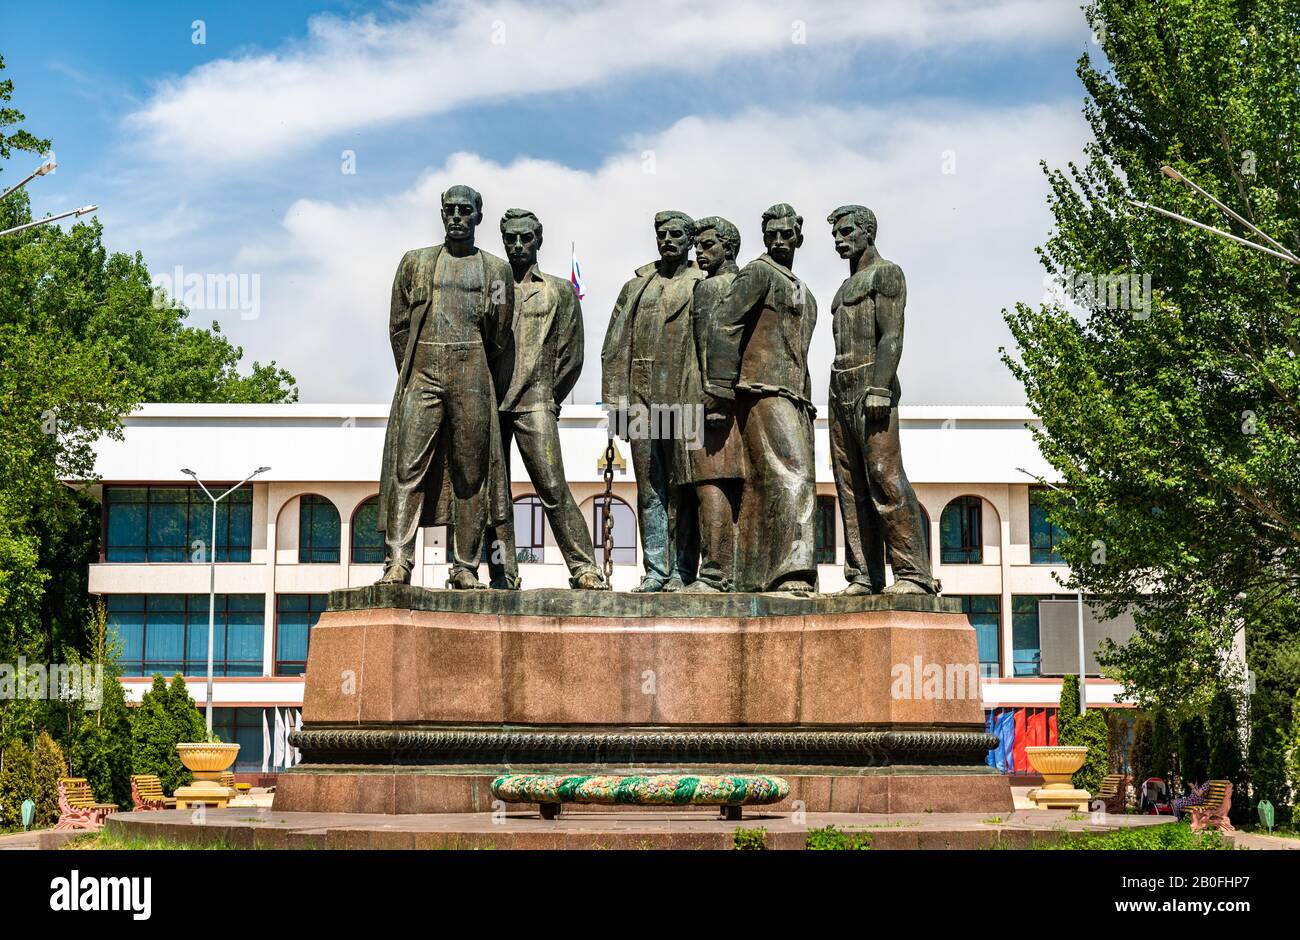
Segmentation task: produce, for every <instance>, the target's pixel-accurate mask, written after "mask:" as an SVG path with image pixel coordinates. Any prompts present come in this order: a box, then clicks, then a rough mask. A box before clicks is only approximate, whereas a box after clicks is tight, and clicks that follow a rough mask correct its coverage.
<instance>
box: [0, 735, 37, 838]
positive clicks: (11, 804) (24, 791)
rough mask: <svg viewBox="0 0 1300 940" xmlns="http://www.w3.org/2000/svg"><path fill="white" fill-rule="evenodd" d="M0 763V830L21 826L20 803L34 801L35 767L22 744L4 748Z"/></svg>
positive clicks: (17, 743) (15, 742)
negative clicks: (1, 764) (0, 764)
mask: <svg viewBox="0 0 1300 940" xmlns="http://www.w3.org/2000/svg"><path fill="white" fill-rule="evenodd" d="M0 762H2V763H3V766H0V828H5V829H18V828H21V826H22V824H23V816H22V807H23V801H24V800H35V799H36V764H35V762H34V761H33V760H32V752H31V750H30V749H28V747H27V745H26V744H24V743H23V742H22V741H14V742H13V743H12V744H10V745H9V746H8V747H7V748H5V750H4V754H3V757H0Z"/></svg>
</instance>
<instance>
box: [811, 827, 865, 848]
mask: <svg viewBox="0 0 1300 940" xmlns="http://www.w3.org/2000/svg"><path fill="white" fill-rule="evenodd" d="M804 844H805V845H806V846H807V848H808V849H810V850H811V851H823V852H824V851H831V852H834V851H858V852H861V851H865V850H867V849H869V848H871V833H869V832H858V833H853V832H845V831H844V830H842V829H836V828H835V826H833V825H831V826H827V827H825V828H824V829H809V830H808V839H807V841H806V842H805V843H804Z"/></svg>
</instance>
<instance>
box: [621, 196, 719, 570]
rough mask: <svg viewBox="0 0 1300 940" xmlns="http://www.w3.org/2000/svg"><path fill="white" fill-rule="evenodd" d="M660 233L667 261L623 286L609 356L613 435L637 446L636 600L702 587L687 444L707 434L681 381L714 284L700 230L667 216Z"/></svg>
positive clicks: (658, 225) (659, 223)
mask: <svg viewBox="0 0 1300 940" xmlns="http://www.w3.org/2000/svg"><path fill="white" fill-rule="evenodd" d="M654 226H655V241H656V244H657V247H658V249H659V260H658V261H657V262H654V263H652V264H647V265H643V266H642V267H640V268H637V270H636V274H635V276H634V277H633V278H632V279H631V280H630V281H628V282H627V283H626V284H624V285H623V289H622V290H621V291H620V292H619V295H618V301H617V302H616V303H615V305H614V310H613V313H611V314H610V320H609V330H608V331H607V332H606V334H605V343H604V346H603V348H602V351H601V365H602V376H601V385H602V389H601V392H602V397H603V398H604V403H605V408H606V410H607V412H608V413H609V414H610V416H611V418H610V420H611V428H610V433H611V434H617V435H618V436H619V437H623V438H624V439H626V440H628V441H629V442H630V444H631V447H632V465H633V467H634V469H635V471H636V490H637V523H638V526H639V528H640V530H641V551H642V555H643V558H644V561H645V576H644V577H643V578H642V579H641V583H640V585H638V586H637V587H636V588H634V589H633V590H635V591H639V592H647V593H653V592H656V591H678V590H681V588H682V587H683V586H684V584H685V583H686V582H687V581H689V580H691V579H693V578H694V570H693V569H694V567H695V564H696V559H695V558H693V557H692V546H693V545H698V541H697V539H696V538H695V537H694V535H693V530H694V528H695V519H694V513H693V512H683V511H681V509H682V506H681V493H682V487H683V485H684V484H685V483H686V482H688V481H687V479H686V469H685V468H686V461H687V458H686V454H685V450H686V446H687V438H688V437H691V436H695V437H698V436H699V434H700V432H701V430H702V429H701V428H700V427H699V426H698V424H695V423H694V418H695V417H696V415H693V414H690V413H689V412H688V410H687V409H684V408H683V404H682V401H681V387H682V375H681V372H682V369H683V364H684V363H685V361H686V357H687V356H688V355H693V353H692V351H691V350H692V345H693V342H694V340H693V338H692V335H691V332H690V329H691V326H690V323H691V318H690V313H689V309H688V308H689V307H690V304H691V298H692V295H693V292H694V289H695V284H696V282H698V281H699V280H701V279H702V278H703V276H704V275H703V273H702V272H701V271H700V270H699V268H697V267H696V266H695V265H694V264H693V263H691V261H690V252H691V241H692V239H693V238H694V235H695V223H694V221H693V220H692V219H691V217H690V216H688V215H686V214H685V213H683V212H675V211H666V212H660V213H658V214H657V215H656V216H655V219H654ZM696 551H698V548H697V549H696Z"/></svg>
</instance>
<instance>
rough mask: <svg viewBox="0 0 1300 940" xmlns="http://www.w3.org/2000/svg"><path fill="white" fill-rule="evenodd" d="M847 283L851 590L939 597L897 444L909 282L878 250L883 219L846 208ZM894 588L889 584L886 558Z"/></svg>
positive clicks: (840, 218) (840, 398) (835, 223)
mask: <svg viewBox="0 0 1300 940" xmlns="http://www.w3.org/2000/svg"><path fill="white" fill-rule="evenodd" d="M827 221H829V222H830V224H831V228H832V230H833V233H834V236H835V250H836V251H837V252H838V253H839V256H840V257H841V258H846V259H848V262H849V271H850V274H849V277H848V279H847V280H846V281H845V282H844V283H843V284H841V285H840V289H839V290H838V291H837V292H836V294H835V301H834V304H833V320H832V323H833V328H834V333H835V362H834V364H833V365H832V368H831V388H830V433H831V460H832V463H833V465H834V468H835V487H836V490H837V491H838V493H839V499H840V513H841V515H842V516H843V519H844V577H845V579H846V580H847V581H848V582H849V584H848V587H847V588H845V589H844V591H843V593H845V594H878V593H882V592H883V593H886V594H935V593H937V592H938V589H939V585H938V582H936V581H935V580H934V578H933V577H932V576H931V574H930V556H929V552H928V551H927V549H926V541H925V528H924V527H925V521H924V518H923V517H922V515H921V507H920V505H919V504H918V503H917V501H916V493H915V491H914V490H913V489H912V484H911V483H909V482H908V480H907V474H906V473H905V472H904V471H903V456H902V452H901V450H900V447H899V440H898V401H899V397H900V394H901V389H900V387H899V384H898V362H899V359H900V358H901V357H902V353H903V308H904V307H905V306H906V305H907V282H906V281H905V280H904V279H903V271H902V269H901V268H900V267H899V266H898V265H896V264H894V262H892V261H887V260H886V259H884V258H882V257H880V254H879V253H878V252H877V251H876V216H875V213H873V212H872V211H871V210H870V209H868V208H866V207H865V206H840V207H839V208H838V209H836V210H835V211H834V212H832V213H831V214H830V216H829V218H828V219H827ZM886 547H887V548H888V554H889V563H890V566H891V567H892V568H893V570H894V583H893V584H892V585H890V586H889V587H885V553H886Z"/></svg>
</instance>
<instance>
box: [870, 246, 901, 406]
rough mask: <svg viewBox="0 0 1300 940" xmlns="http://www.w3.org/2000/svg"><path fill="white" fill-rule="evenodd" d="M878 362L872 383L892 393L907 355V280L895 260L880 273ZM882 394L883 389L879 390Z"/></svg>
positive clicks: (877, 315) (875, 387)
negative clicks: (905, 323)
mask: <svg viewBox="0 0 1300 940" xmlns="http://www.w3.org/2000/svg"><path fill="white" fill-rule="evenodd" d="M875 291H876V332H877V339H876V364H875V369H874V371H873V374H872V381H871V385H872V387H873V388H874V389H877V390H884V394H886V395H888V394H890V390H891V389H892V388H893V385H894V379H895V377H896V376H897V375H898V363H899V361H900V360H901V359H902V357H903V308H904V307H906V306H907V282H906V281H905V280H904V279H903V271H902V269H901V268H900V267H899V266H898V265H896V264H893V263H892V262H891V263H889V264H888V265H886V266H885V267H883V268H882V269H881V270H880V271H879V272H878V273H877V274H876V284H875ZM877 394H879V392H877Z"/></svg>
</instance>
